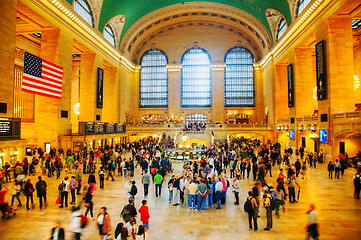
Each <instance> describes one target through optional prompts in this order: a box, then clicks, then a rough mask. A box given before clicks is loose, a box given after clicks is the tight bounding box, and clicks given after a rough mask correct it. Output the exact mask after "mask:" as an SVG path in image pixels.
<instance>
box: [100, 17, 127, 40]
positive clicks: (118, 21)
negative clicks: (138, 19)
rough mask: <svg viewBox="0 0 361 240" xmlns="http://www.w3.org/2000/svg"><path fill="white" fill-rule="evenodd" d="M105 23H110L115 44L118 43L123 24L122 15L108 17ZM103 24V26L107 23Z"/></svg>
mask: <svg viewBox="0 0 361 240" xmlns="http://www.w3.org/2000/svg"><path fill="white" fill-rule="evenodd" d="M107 24H110V25H111V26H112V28H113V30H114V34H115V40H116V46H118V45H119V41H120V36H121V35H122V30H123V26H124V15H117V16H115V17H113V18H112V19H110V20H109V21H108V23H107ZM107 24H105V26H106V25H107Z"/></svg>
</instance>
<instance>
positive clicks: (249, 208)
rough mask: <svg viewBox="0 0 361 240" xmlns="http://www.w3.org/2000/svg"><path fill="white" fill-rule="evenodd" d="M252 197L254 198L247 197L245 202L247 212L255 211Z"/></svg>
mask: <svg viewBox="0 0 361 240" xmlns="http://www.w3.org/2000/svg"><path fill="white" fill-rule="evenodd" d="M252 199H253V198H251V199H248V198H247V201H246V202H245V203H244V207H243V208H244V211H245V212H246V213H250V212H252V211H253V206H252Z"/></svg>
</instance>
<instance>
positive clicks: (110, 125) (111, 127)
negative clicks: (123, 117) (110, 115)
mask: <svg viewBox="0 0 361 240" xmlns="http://www.w3.org/2000/svg"><path fill="white" fill-rule="evenodd" d="M106 130H107V133H114V124H113V123H108V124H107V126H106Z"/></svg>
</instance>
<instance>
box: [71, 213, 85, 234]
mask: <svg viewBox="0 0 361 240" xmlns="http://www.w3.org/2000/svg"><path fill="white" fill-rule="evenodd" d="M80 215H81V213H80V212H79V211H76V212H73V213H72V214H71V216H70V226H69V229H70V231H72V232H75V233H81V232H82V228H81V227H80V219H81V218H80V217H79V216H80Z"/></svg>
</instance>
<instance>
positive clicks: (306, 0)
mask: <svg viewBox="0 0 361 240" xmlns="http://www.w3.org/2000/svg"><path fill="white" fill-rule="evenodd" d="M311 1H312V0H300V1H299V2H298V6H297V13H296V17H298V16H299V15H300V14H301V12H302V11H303V10H304V9H305V8H306V7H307V5H308V4H309V3H310V2H311Z"/></svg>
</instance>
